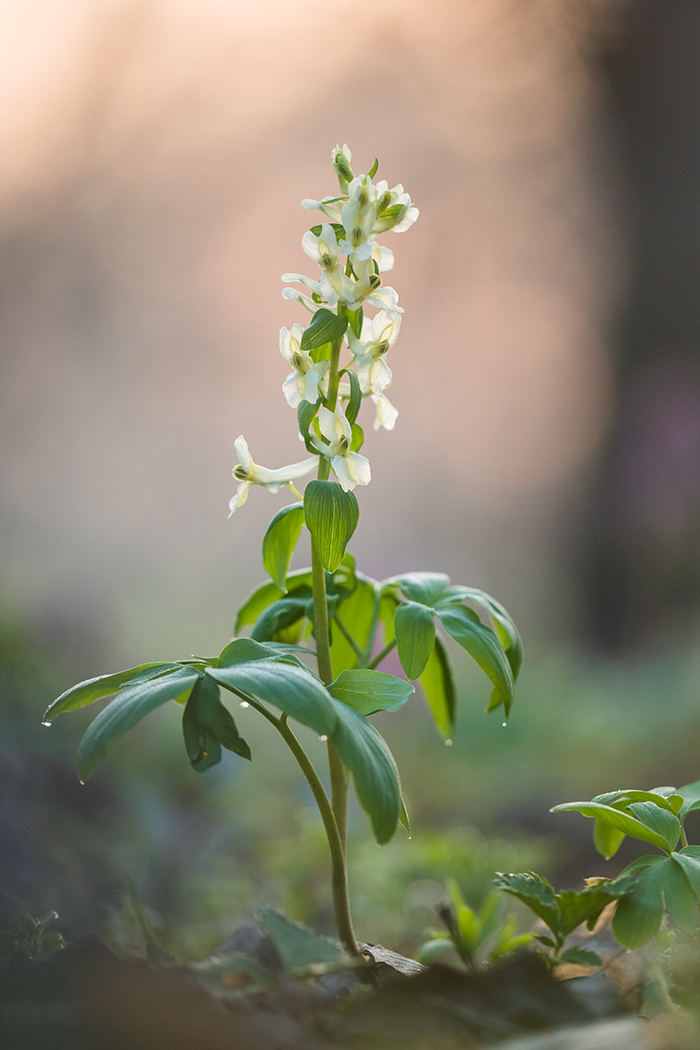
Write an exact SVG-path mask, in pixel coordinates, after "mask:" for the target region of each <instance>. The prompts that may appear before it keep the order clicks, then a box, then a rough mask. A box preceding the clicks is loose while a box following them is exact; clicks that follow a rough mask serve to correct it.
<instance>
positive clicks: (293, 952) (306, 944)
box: [255, 908, 345, 973]
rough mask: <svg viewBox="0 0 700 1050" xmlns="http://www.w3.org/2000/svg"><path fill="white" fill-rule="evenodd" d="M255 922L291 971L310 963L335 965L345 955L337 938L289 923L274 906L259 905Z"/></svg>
mask: <svg viewBox="0 0 700 1050" xmlns="http://www.w3.org/2000/svg"><path fill="white" fill-rule="evenodd" d="M255 921H256V923H257V925H258V927H259V928H260V929H261V930H262V932H263V933H264V934H265V936H266V937H269V938H270V940H271V941H272V943H273V944H274V946H275V948H276V949H277V953H278V955H279V957H280V959H281V960H282V962H283V963H284V967H285V969H286V970H289V971H291V972H292V973H295V972H298V971H300V970H305V969H307V968H308V967H310V966H323V965H332V964H336V965H337V964H338V963H340V962H342V960H343V959H344V958H345V954H344V952H343V949H342V948H341V946H340V944H339V943H338V941H333V940H331V939H330V937H322V936H321V935H319V934H317V933H314V931H313V930H310V929H309V928H308V926H302V925H301V924H300V923H298V922H293V921H292V919H290V918H288V917H287V916H286V915H285V914H284V913H283V912H281V911H278V910H277V909H276V908H260V909H259V910H258V911H256V913H255Z"/></svg>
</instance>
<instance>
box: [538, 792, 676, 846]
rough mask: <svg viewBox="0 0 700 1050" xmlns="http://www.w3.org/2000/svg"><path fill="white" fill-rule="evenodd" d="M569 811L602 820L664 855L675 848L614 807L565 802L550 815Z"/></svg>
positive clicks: (661, 836)
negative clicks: (655, 848)
mask: <svg viewBox="0 0 700 1050" xmlns="http://www.w3.org/2000/svg"><path fill="white" fill-rule="evenodd" d="M569 810H572V811H573V812H575V813H581V814H582V815H583V816H584V817H594V818H595V819H597V820H602V821H604V822H605V823H606V824H610V825H611V826H612V827H613V828H616V829H617V830H618V831H621V832H622V833H623V834H624V835H629V836H630V838H633V839H641V840H642V842H651V843H652V845H654V846H658V847H659V849H662V850H663V851H664V853H668V852H669V848H671V849H672V848H673V847H669V846H668V844H667V840H666V838H665V836H664V835H662V834H660V833H659V832H657V831H655V830H653V829H652V828H649V827H647V825H646V824H643V823H642V822H641V821H640V820H637V819H636V818H635V817H633V816H631V815H630V814H629V813H623V812H622V811H621V810H619V809H614V808H613V807H612V806H603V805H601V804H600V803H598V802H564V803H562V804H561V805H560V806H553V807H552V809H551V810H550V813H564V812H567V811H569ZM671 816H672V814H671ZM674 820H675V817H674Z"/></svg>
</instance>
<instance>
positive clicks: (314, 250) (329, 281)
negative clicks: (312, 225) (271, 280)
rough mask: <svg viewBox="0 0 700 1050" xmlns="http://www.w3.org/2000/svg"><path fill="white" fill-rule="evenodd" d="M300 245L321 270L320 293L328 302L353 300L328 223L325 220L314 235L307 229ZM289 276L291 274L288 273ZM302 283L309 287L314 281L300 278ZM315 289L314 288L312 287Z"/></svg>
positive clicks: (349, 281)
mask: <svg viewBox="0 0 700 1050" xmlns="http://www.w3.org/2000/svg"><path fill="white" fill-rule="evenodd" d="M301 246H302V248H303V249H304V251H305V252H306V254H307V255H308V256H309V258H311V259H313V260H314V262H316V263H318V265H319V266H320V267H321V269H322V270H323V273H322V274H321V280H320V281H319V282H318V288H319V289H320V294H321V295H322V296H323V298H324V299H325V300H326V301H327V302H328V303H331V304H332V303H337V302H338V300H339V299H343V300H345V301H348V300H349V301H351V302H352V301H353V299H354V290H353V286H352V282H351V280H350V278H349V277H346V276H345V272H344V267H343V265H342V263H341V262H340V259H339V258H338V243H337V241H336V239H335V233H334V231H333V227H332V226H331V225H330V223H327V222H325V223H324V224H323V226H322V227H321V232H320V234H319V235H318V237H317V236H316V234H315V233H312V232H311V230H308V231H307V232H306V233H305V234H304V236H303V237H302V239H301ZM290 276H291V275H290ZM297 280H299V281H301V283H302V284H306V286H307V287H308V288H311V287H312V285H313V284H315V282H311V281H308V280H302V279H301V278H300V277H297ZM314 290H315V289H314Z"/></svg>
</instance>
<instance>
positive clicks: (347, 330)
mask: <svg viewBox="0 0 700 1050" xmlns="http://www.w3.org/2000/svg"><path fill="white" fill-rule="evenodd" d="M332 159H333V167H334V169H335V172H336V175H337V177H338V182H339V195H338V196H336V197H326V198H324V199H323V200H321V201H311V200H307V201H304V202H303V205H304V207H306V208H310V209H317V210H319V211H321V212H322V213H323V216H324V218H326V219H328V220H329V221H327V222H322V223H321V224H319V225H317V226H313V227H312V228H311V229H310V230H309V231H308V233H306V234H305V235H304V238H303V240H302V246H303V248H304V251H305V252H306V254H307V255H308V256H309V257H310V258H311V259H312V260H313V261H314V262H315V263H317V265H318V266H319V267H320V270H321V273H320V276H319V278H318V280H314V279H313V278H309V277H305V276H303V275H301V274H285V275H284V277H283V280H284V281H285V282H287V283H288V284H291V283H297V284H300V285H301V286H302V288H304V289H305V291H294V290H293V289H291V288H285V290H284V292H283V295H284V297H285V299H289V300H297V301H298V302H300V303H301V304H302V305H303V306H304V307H305V308H306V310H308V311H309V312H310V313H311V315H312V316H311V319H310V323H309V324H308V326H307V327H303V326H302V325H301V324H299V323H296V324H294V325H293V326H292V328H291V329H289V330H288V329H286V328H283V329H282V331H281V333H280V351H281V353H282V356H283V357H284V358H285V360H286V361H287V362H288V364H289V365H291V367H292V372H291V373H290V374H289V376H288V377H287V379H286V380H285V381H284V383H283V391H284V394H285V397H286V399H287V402H288V404H289V405H290V406H291V407H292V408H295V409H296V411H297V418H298V422H299V433H300V435H301V438H302V440H303V441H304V443H305V445H306V449H307V451H308V452H309V456H308V458H307V459H305V460H303V461H301V462H297V463H293V464H292V465H290V466H287V467H280V468H276V469H273V470H271V469H268V468H266V467H262V466H259V465H257V464H256V463H255V462H254V461H253V459H252V457H251V455H250V453H249V451H248V446H247V444H246V441H245V439H244V438H243V437H242V436H241V437H239V438H238V439H237V441H236V442H235V447H236V451H237V453H238V458H239V464H238V466H236V467H235V468H234V471H233V473H234V476H235V477H236V479H237V480H238V482H239V485H238V490H237V492H236V495H235V496H234V498H233V499H232V501H231V512H232V513H233V511H235V510H236V509H237V508H238V507H240V506H242V504H243V503H244V502H245V500H246V498H247V496H248V493H249V490H250V488H251V486H253V485H259V486H262V487H263V488H266V489H269V491H270V492H273V493H276V492H278V491H279V489H280V488H281V487H283V486H287V487H289V488H290V489H291V490H292V491H293V492H294V493H295V494H296V495H297V496H298V497H299V499H300V502H296V503H292V504H290V505H288V506H285V507H283V508H282V509H281V510H280V511H279V512H278V513H277V514H276V515H275V517H274V518H273V519H272V522H271V524H270V526H269V528H268V530H267V532H266V534H265V537H264V539H263V545H262V555H263V564H264V566H265V569H266V570H267V572H268V574H269V576H270V579H269V580H268V581H267V582H266V583H263V584H262V585H261V586H260V587H259V588H257V590H256V591H254V593H253V594H252V595H251V596H250V598H248V600H247V601H246V602H245V603H244V605H243V607H242V608H241V609H240V611H239V613H238V617H237V620H236V626H235V633H236V635H238V634H239V632H240V631H241V630H242V629H244V628H247V627H251V631H250V637H235V638H234V640H233V641H232V642H230V643H229V644H228V645H227V646H226V648H225V649H224V650H223V652H221V653H220V654H219V656H218V657H215V658H214V659H210V660H207V659H200V658H197V659H195V658H193V659H191V660H182V661H176V662H172V663H163V662H159V663H146V664H141V665H139V666H138V667H132V668H130V669H129V670H127V671H122V672H120V673H118V674H113V675H104V676H102V677H100V678H94V679H91V680H90V681H87V682H82V683H81V684H80V685H77V686H75V687H74V688H73V689H69V690H68V691H67V692H66V693H64V694H63V695H62V696H60V697H59V698H58V699H57V700H56V701H55V702H54V703H53V704H52V705H51V707H50V708H49V709H48V711H47V713H46V716H45V717H46V721H47V723H48V722H50V721H51V719H53V718H55V717H56V715H57V714H59V713H60V712H62V711H72V710H75V709H76V708H79V707H83V706H84V705H86V704H89V703H91V702H92V701H93V700H98V699H100V698H102V697H106V696H110V695H112V694H116V696H115V698H114V699H113V700H112V701H111V702H110V703H109V704H108V705H107V706H106V707H105V708H104V709H103V710H102V711H101V712H100V714H99V715H98V716H97V718H95V720H94V721H93V722H92V723H91V725H90V726H89V728H88V730H87V732H86V733H85V736H84V737H83V739H82V741H81V744H80V747H79V750H78V772H79V775H80V778H81V780H83V781H86V780H87V779H88V777H89V776H90V775H91V774H92V772H93V770H94V769H95V767H96V766H97V764H98V762H99V761H100V760H101V759H102V758H103V757H104V755H105V751H106V749H107V746H108V745H109V744H111V743H112V742H113V741H114V740H116V739H118V738H119V737H121V736H123V734H124V733H125V732H126V731H127V730H128V729H131V728H132V726H134V725H135V724H136V723H137V722H138V721H140V720H141V719H142V718H143V717H144V715H146V714H148V713H149V712H150V711H153V710H154V709H155V708H156V707H160V706H161V705H162V704H164V703H166V702H167V701H168V700H174V701H175V702H176V703H177V704H180V705H181V706H182V708H183V713H182V728H183V734H184V738H185V748H186V750H187V754H188V757H189V759H190V762H191V764H192V767H193V768H194V769H195V770H196V771H197V772H200V773H203V772H204V771H205V770H207V769H210V768H211V766H213V765H215V764H216V763H217V762H219V761H220V759H221V754H222V748H226V749H228V750H229V751H233V752H234V753H235V754H237V755H240V756H241V757H243V758H250V757H251V755H250V749H249V747H248V745H247V744H246V742H245V740H243V738H242V737H241V736H240V734H239V732H238V728H237V726H236V723H235V721H234V719H233V716H232V715H231V712H230V711H229V709H228V708H227V707H226V706H224V704H223V703H222V702H221V696H220V689H221V688H222V687H223V688H224V689H225V690H227V691H228V692H230V693H233V694H234V695H235V696H236V697H238V698H239V700H240V701H241V702H242V704H243V705H244V706H247V707H252V708H254V709H255V710H256V711H258V712H259V713H260V714H261V715H262V716H263V717H264V718H265V719H267V721H268V722H269V723H270V724H271V725H272V726H274V727H275V729H276V730H277V731H278V732H279V733H280V735H281V736H282V738H283V739H284V740H285V742H286V743H287V745H288V746H289V747H290V749H291V751H292V753H293V754H294V756H295V758H296V759H297V761H298V763H299V765H300V767H301V769H302V772H303V773H304V776H305V777H306V780H307V781H308V784H309V786H310V788H311V791H312V792H313V795H314V798H315V800H316V803H317V805H318V808H319V811H320V814H321V818H322V820H323V824H324V828H325V831H326V835H327V837H328V844H329V848H330V854H331V870H332V881H331V886H332V894H333V906H334V912H335V919H336V926H337V930H338V936H339V937H340V940H341V941H342V943H343V945H344V947H345V948H346V950H347V951H348V952H350V953H351V954H357V952H358V947H357V941H356V939H355V934H354V932H353V926H352V920H351V917H350V907H349V901H348V886H347V872H346V860H345V851H346V832H347V812H348V793H349V783H350V779H351V778H352V780H353V782H354V786H355V792H356V794H357V797H358V799H359V802H360V804H361V806H362V807H363V808H364V809H365V811H366V812H367V814H368V816H369V820H370V823H371V825H372V830H373V832H374V835H375V837H376V839H377V841H378V842H379V843H384V842H387V841H388V840H389V839H390V838H391V836H392V835H393V834H394V831H395V830H396V827H397V824H398V822H399V820H400V819H401V820H402V821H403V822H404V823H406V822H407V817H406V810H405V806H404V802H403V797H402V794H401V784H400V780H399V773H398V770H397V768H396V763H395V761H394V758H393V756H392V754H391V751H390V750H389V748H388V746H387V744H386V742H385V741H384V739H383V737H382V736H381V735H380V734H379V732H378V731H377V729H376V728H375V727H374V725H373V724H372V722H371V721H370V716H371V715H372V714H374V713H376V712H377V711H394V710H396V709H397V708H399V707H401V706H402V705H403V704H404V703H405V702H406V701H407V700H408V698H409V696H411V694H412V693H413V692H414V687H413V685H412V684H411V682H413V681H415V680H417V679H420V682H421V685H422V688H423V692H424V693H425V696H426V698H427V701H428V704H429V706H430V709H431V711H432V713H433V715H434V718H435V721H436V723H437V726H438V728H439V729H440V731H441V732H442V733H443V734H444V735H445V736H446V737H448V738H449V737H450V735H451V734H452V731H453V727H454V716H455V687H454V681H453V676H452V671H451V669H450V664H449V660H448V655H447V649H446V646H445V643H444V641H443V639H442V636H441V634H440V633H438V632H437V631H436V623H437V625H438V626H439V627H441V628H442V629H444V631H446V632H447V634H448V635H450V636H451V637H452V638H453V639H454V640H455V641H456V642H457V643H458V644H459V645H460V646H462V647H463V648H464V649H465V650H466V651H467V652H468V653H469V654H470V655H471V656H472V657H473V659H474V660H475V661H476V662H477V664H478V665H479V666H480V667H481V668H482V669H483V670H484V671H485V672H486V674H487V675H488V677H489V678H490V679H491V683H492V686H493V691H492V694H491V699H490V702H489V705H488V709H489V710H493V709H495V708H498V707H500V706H501V705H503V707H504V710H505V714H506V716H507V714H508V712H509V710H510V705H511V703H512V700H513V683H514V680H515V677H516V675H517V673H518V669H519V667H520V641H519V638H518V634H517V631H516V629H515V626H514V625H513V623H512V621H511V619H510V617H509V616H508V614H507V613H506V611H505V609H503V607H502V606H501V605H499V604H498V602H496V601H494V599H493V598H490V597H489V596H488V595H487V594H484V593H483V592H482V591H479V590H475V589H474V588H470V587H458V586H451V585H450V580H449V577H447V576H445V575H444V574H442V573H434V572H409V573H405V574H404V575H401V576H394V577H392V578H391V579H388V580H383V581H381V582H379V581H377V580H372V579H370V578H369V577H368V576H365V575H363V574H362V573H361V572H359V571H358V570H357V569H356V566H355V560H354V558H353V557H352V555H351V554H349V552H348V551H347V550H346V547H347V544H348V541H349V540H350V537H351V536H352V534H353V533H354V531H355V529H356V527H357V524H358V520H359V508H358V503H357V499H356V498H355V494H354V492H353V489H354V488H355V487H356V486H358V485H367V484H368V483H369V481H370V467H369V462H368V460H367V459H366V457H365V456H363V455H362V454H361V452H360V449H361V448H362V445H363V440H364V434H363V431H362V429H361V427H360V426H359V424H358V423H357V418H358V415H359V413H360V410H361V409H362V406H363V403H364V402H365V401H367V400H369V401H370V402H371V403H372V405H373V407H374V410H375V412H374V427H375V429H377V428H378V427H381V426H383V427H385V428H386V429H387V430H391V429H392V428H393V426H394V423H395V421H396V417H397V412H396V409H395V408H394V407H393V405H392V404H391V402H390V401H389V400H388V398H387V397H386V394H385V393H384V391H385V390H386V388H387V387H388V385H389V383H390V382H391V378H392V374H391V370H390V368H389V366H388V364H387V362H386V355H387V353H388V351H389V350H390V349H391V348H392V347H393V346H394V344H395V342H396V339H397V336H398V334H399V326H400V321H401V313H402V311H401V309H400V307H399V305H398V295H397V294H396V292H395V291H394V289H393V288H390V287H386V286H385V285H384V284H383V283H382V275H383V274H384V273H386V272H387V271H388V270H390V269H391V266H392V264H393V255H392V253H391V252H390V251H389V250H388V249H387V248H386V247H384V246H381V245H379V244H378V243H377V237H378V236H380V235H381V234H383V233H385V232H387V231H389V230H393V231H394V232H398V233H401V232H403V231H404V230H407V229H409V227H410V226H411V225H412V224H413V223H414V222H415V220H416V218H417V217H418V210H417V209H416V208H414V207H413V205H412V204H411V200H410V197H409V196H408V194H407V193H405V192H404V189H403V187H402V186H401V185H398V186H394V187H393V189H389V187H388V184H387V183H386V182H377V183H373V181H372V180H373V178H374V176H375V174H376V171H377V167H378V162H377V161H375V163H374V167H373V168H372V170H371V171H370V173H369V174H368V175H359V176H356V175H355V174H354V173H353V171H352V169H351V168H350V163H351V159H352V158H351V155H350V151H349V149H348V148H347V146H344V147H343V148H342V149H340V148H339V147H338V148H336V149H335V150H334V151H333V155H332ZM307 293H308V294H307ZM368 308H369V309H371V310H372V311H373V313H372V314H371V315H366V314H365V311H366V310H367V309H368ZM344 348H345V354H346V360H345V361H344V362H343V360H342V359H343V354H344ZM313 470H316V471H317V477H316V479H314V480H312V481H309V482H308V483H307V484H306V488H305V491H304V495H303V497H301V496H300V494H299V493H298V492H297V490H296V489H295V487H294V482H295V481H297V480H298V479H299V478H302V477H304V476H306V475H307V474H309V473H311V471H313ZM331 473H333V474H334V475H335V478H336V479H337V480H332V479H331ZM303 529H305V530H306V531H307V533H309V534H310V540H311V542H310V547H311V562H312V564H311V568H309V569H303V570H301V571H296V572H290V571H289V566H290V562H291V557H292V554H293V552H294V549H295V547H296V545H297V543H298V541H299V539H300V537H301V533H302V530H303ZM394 648H396V649H397V650H398V656H399V660H400V662H401V666H402V668H403V670H404V672H405V675H406V678H405V679H403V678H398V677H396V676H395V675H391V674H386V673H385V672H383V671H380V670H378V667H379V665H380V664H381V663H382V661H383V660H384V659H385V658H386V657H387V656H388V655H389V653H390V652H391V651H392V650H393V649H394ZM314 661H315V666H316V669H315V670H313V669H312V667H310V666H309V664H310V663H312V662H314ZM290 719H293V720H294V721H296V722H299V723H301V724H302V725H304V726H308V727H309V728H311V729H312V730H313V731H314V732H315V733H317V734H318V735H319V736H320V737H321V739H322V740H324V741H326V742H327V750H328V763H329V778H330V796H329V794H328V793H327V791H326V788H325V787H324V785H323V782H322V781H321V778H320V777H319V775H318V773H317V772H316V769H315V768H314V766H313V764H312V763H311V761H310V759H309V757H308V755H307V754H306V751H305V750H304V748H303V746H302V744H301V743H300V741H299V739H298V738H297V736H296V734H295V733H294V731H293V730H292V727H291V725H290V723H289V720H290Z"/></svg>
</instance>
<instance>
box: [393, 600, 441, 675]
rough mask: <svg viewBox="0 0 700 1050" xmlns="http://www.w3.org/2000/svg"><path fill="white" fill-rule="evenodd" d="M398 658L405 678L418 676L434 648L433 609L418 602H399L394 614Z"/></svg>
mask: <svg viewBox="0 0 700 1050" xmlns="http://www.w3.org/2000/svg"><path fill="white" fill-rule="evenodd" d="M394 631H395V632H396V643H397V647H398V651H399V660H400V661H401V666H402V667H403V669H404V672H405V674H406V677H407V678H410V679H411V680H412V681H413V680H414V679H416V678H420V676H421V675H422V674H423V671H424V670H425V667H426V664H427V663H428V660H429V659H430V656H431V654H432V652H433V649H434V648H435V621H434V620H433V610H432V609H429V608H428V607H427V606H425V605H421V604H420V603H419V602H409V601H407V602H401V604H400V605H399V607H398V609H397V610H396V612H395V614H394Z"/></svg>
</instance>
